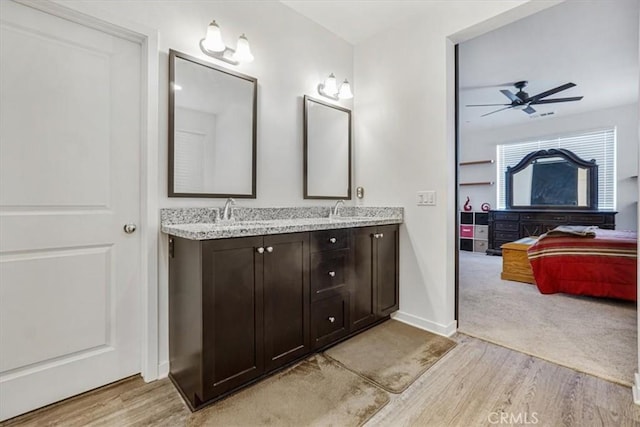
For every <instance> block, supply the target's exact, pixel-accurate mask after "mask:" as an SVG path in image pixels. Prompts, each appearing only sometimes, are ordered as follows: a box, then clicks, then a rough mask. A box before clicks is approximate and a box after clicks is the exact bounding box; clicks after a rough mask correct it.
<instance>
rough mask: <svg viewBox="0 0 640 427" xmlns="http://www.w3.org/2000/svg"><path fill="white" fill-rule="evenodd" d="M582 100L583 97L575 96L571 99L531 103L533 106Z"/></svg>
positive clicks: (544, 100)
mask: <svg viewBox="0 0 640 427" xmlns="http://www.w3.org/2000/svg"><path fill="white" fill-rule="evenodd" d="M582 98H583V97H582V96H573V97H571V98H555V99H539V100H537V101H533V102H531V104H553V103H554V102H571V101H580V100H581V99H582Z"/></svg>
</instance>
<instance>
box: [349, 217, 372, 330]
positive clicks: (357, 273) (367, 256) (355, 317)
mask: <svg viewBox="0 0 640 427" xmlns="http://www.w3.org/2000/svg"><path fill="white" fill-rule="evenodd" d="M375 234H376V227H362V228H354V229H353V234H352V238H351V241H352V246H353V257H352V259H353V264H352V271H351V276H352V279H351V331H352V332H353V331H356V330H358V329H360V328H363V327H365V326H367V325H369V324H371V323H373V322H375V320H376V305H377V303H376V301H377V297H378V293H377V288H376V286H375V277H376V269H375V268H374V266H375V260H374V256H375V252H374V243H375V238H374V235H375Z"/></svg>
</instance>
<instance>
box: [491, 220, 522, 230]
mask: <svg viewBox="0 0 640 427" xmlns="http://www.w3.org/2000/svg"><path fill="white" fill-rule="evenodd" d="M494 228H495V229H496V230H500V231H518V229H519V227H518V223H517V222H496V223H495V225H494Z"/></svg>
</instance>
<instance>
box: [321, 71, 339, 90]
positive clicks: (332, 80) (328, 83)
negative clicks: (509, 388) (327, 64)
mask: <svg viewBox="0 0 640 427" xmlns="http://www.w3.org/2000/svg"><path fill="white" fill-rule="evenodd" d="M323 90H324V93H326V94H327V95H335V94H336V93H338V86H337V85H336V76H334V75H333V73H331V74H329V77H327V79H326V80H325V81H324V88H323Z"/></svg>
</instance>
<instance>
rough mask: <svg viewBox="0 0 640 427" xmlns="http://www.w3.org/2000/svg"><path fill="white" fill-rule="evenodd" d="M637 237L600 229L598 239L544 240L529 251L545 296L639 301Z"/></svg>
mask: <svg viewBox="0 0 640 427" xmlns="http://www.w3.org/2000/svg"><path fill="white" fill-rule="evenodd" d="M637 239H638V237H637V234H636V233H635V232H631V231H617V230H600V229H596V235H595V237H575V236H567V235H557V236H545V237H544V238H540V239H539V240H538V241H537V242H536V243H535V244H534V245H532V246H531V247H530V248H529V250H528V251H527V253H528V255H529V261H530V262H531V267H532V269H533V276H534V277H535V279H536V285H537V286H538V289H540V292H541V293H543V294H553V293H556V292H563V293H568V294H574V295H591V296H596V297H609V298H620V299H625V300H631V301H636V299H637V286H636V281H637V274H638V270H637V267H636V261H637V257H638V255H637Z"/></svg>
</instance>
